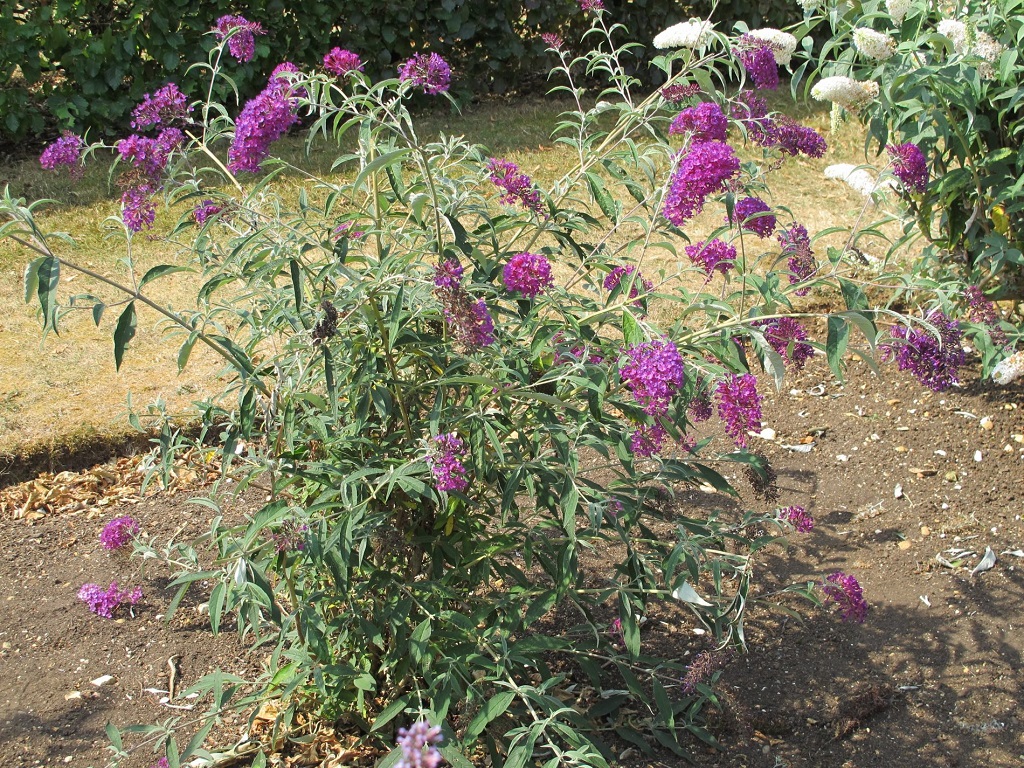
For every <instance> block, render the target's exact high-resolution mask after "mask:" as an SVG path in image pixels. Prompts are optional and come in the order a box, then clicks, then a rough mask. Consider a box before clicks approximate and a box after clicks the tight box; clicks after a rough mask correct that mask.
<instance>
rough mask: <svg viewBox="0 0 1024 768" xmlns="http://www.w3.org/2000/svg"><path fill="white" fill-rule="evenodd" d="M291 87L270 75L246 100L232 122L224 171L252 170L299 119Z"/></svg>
mask: <svg viewBox="0 0 1024 768" xmlns="http://www.w3.org/2000/svg"><path fill="white" fill-rule="evenodd" d="M296 107H297V105H296V103H295V100H294V98H292V93H291V89H290V88H289V86H288V84H287V83H286V82H285V81H284V79H283V78H279V77H273V76H272V77H271V78H270V81H269V82H268V83H267V87H266V88H264V89H263V90H262V91H261V92H260V93H259V94H258V95H257V96H256V97H254V98H253V99H251V100H250V101H248V102H247V103H246V105H245V107H243V108H242V112H241V113H240V114H239V115H238V119H237V120H236V121H235V138H234V140H233V141H232V142H231V147H230V148H229V149H228V170H229V171H231V172H232V173H239V172H240V171H248V172H250V173H256V172H258V171H259V169H260V163H262V162H263V161H264V160H266V158H267V156H268V155H269V154H270V145H271V144H273V143H274V142H275V141H277V140H278V139H279V138H281V137H282V136H284V134H285V133H287V132H288V129H289V128H291V127H292V126H293V125H294V124H295V122H296V121H297V120H298V119H299V117H298V115H297V114H296Z"/></svg>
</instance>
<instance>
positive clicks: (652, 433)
mask: <svg viewBox="0 0 1024 768" xmlns="http://www.w3.org/2000/svg"><path fill="white" fill-rule="evenodd" d="M667 441H668V432H666V431H665V428H664V427H663V426H661V424H658V423H657V422H655V423H654V425H653V426H650V427H649V426H647V425H646V424H641V425H639V426H638V427H637V428H636V431H635V432H634V433H633V434H632V435H630V438H629V450H630V451H632V453H633V455H634V456H639V457H640V458H644V459H648V458H650V457H651V456H654V455H655V454H658V453H660V452H661V449H662V448H664V447H665V443H666V442H667Z"/></svg>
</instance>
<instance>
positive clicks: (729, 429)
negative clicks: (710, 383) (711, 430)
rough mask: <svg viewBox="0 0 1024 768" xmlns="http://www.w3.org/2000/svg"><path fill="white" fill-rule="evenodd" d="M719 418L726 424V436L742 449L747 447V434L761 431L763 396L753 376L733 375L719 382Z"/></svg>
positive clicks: (717, 391) (717, 390)
mask: <svg viewBox="0 0 1024 768" xmlns="http://www.w3.org/2000/svg"><path fill="white" fill-rule="evenodd" d="M715 394H716V395H717V396H718V416H719V418H721V419H722V421H724V422H725V431H726V434H728V435H729V436H731V437H732V439H733V440H734V441H735V442H736V445H738V446H739V447H740V448H745V447H746V445H747V432H748V431H755V432H756V431H759V430H760V429H761V396H760V395H758V394H757V378H756V377H754V376H753V375H752V374H749V373H744V374H743V375H738V374H732V375H731V376H729V378H727V379H725V380H724V381H721V382H719V384H718V387H717V389H716V390H715Z"/></svg>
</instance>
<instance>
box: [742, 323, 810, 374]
mask: <svg viewBox="0 0 1024 768" xmlns="http://www.w3.org/2000/svg"><path fill="white" fill-rule="evenodd" d="M754 327H755V328H760V329H761V332H762V333H763V334H764V338H765V341H767V342H768V344H769V345H771V348H772V349H774V350H775V351H776V352H778V353H779V354H780V355H782V357H783V359H785V360H786V361H787V362H789V363H792V364H793V365H794V366H795V367H796V368H798V369H799V368H803V367H804V364H805V363H806V362H807V361H808V360H809V359H810V358H812V357H814V347H812V346H811V345H810V344H808V343H807V330H806V329H805V328H804V327H803V326H802V325H800V323H799V322H797V321H796V320H794V319H793V318H792V317H777V318H772V319H771V320H757V321H755V322H754Z"/></svg>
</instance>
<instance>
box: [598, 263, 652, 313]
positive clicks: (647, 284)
mask: <svg viewBox="0 0 1024 768" xmlns="http://www.w3.org/2000/svg"><path fill="white" fill-rule="evenodd" d="M635 271H636V267H634V266H633V265H632V264H627V265H626V266H624V267H614V268H613V269H612V271H611V272H609V273H608V274H607V275H605V278H604V289H605V290H606V291H614V290H615V289H616V288H618V287H619V286H620V285H622V278H624V277H629V276H630V275H632V274H633V272H635ZM637 286H640V288H643V290H644V293H650V292H651V290H652V289H653V288H654V283H652V282H651V281H650V280H648V279H647V278H646V277H644V276H643V274H641V273H639V272H637V275H636V277H635V278H633V280H632V283H631V285H630V286H629V298H631V299H636V298H637V297H638V296H639V295H640V288H638V287H637ZM640 303H641V302H640V301H639V300H637V301H634V302H633V304H634V305H635V306H639V305H640Z"/></svg>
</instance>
